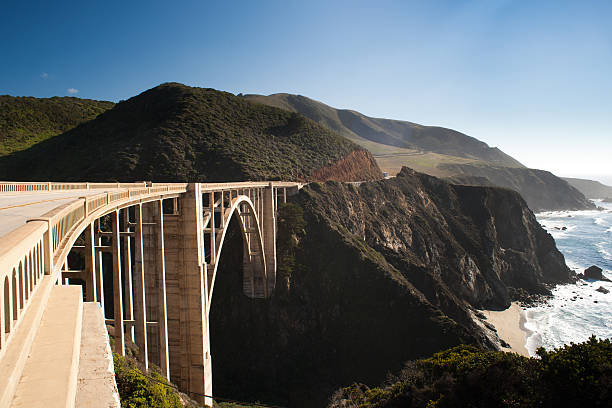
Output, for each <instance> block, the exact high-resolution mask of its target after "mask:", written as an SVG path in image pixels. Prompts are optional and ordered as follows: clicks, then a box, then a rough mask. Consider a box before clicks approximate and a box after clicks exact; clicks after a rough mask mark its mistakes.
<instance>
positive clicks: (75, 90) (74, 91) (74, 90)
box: [66, 88, 79, 95]
mask: <svg viewBox="0 0 612 408" xmlns="http://www.w3.org/2000/svg"><path fill="white" fill-rule="evenodd" d="M66 91H68V93H69V94H70V95H74V94H76V93H79V90H78V89H75V88H68V89H66Z"/></svg>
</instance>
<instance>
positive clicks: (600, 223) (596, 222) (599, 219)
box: [593, 217, 607, 226]
mask: <svg viewBox="0 0 612 408" xmlns="http://www.w3.org/2000/svg"><path fill="white" fill-rule="evenodd" d="M593 222H594V223H595V224H597V225H602V226H604V225H606V224H607V223H606V220H604V219H603V218H600V217H597V218H595V221H593Z"/></svg>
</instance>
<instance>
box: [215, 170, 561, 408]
mask: <svg viewBox="0 0 612 408" xmlns="http://www.w3.org/2000/svg"><path fill="white" fill-rule="evenodd" d="M302 213H303V219H304V222H303V223H302V222H301V221H300V219H301V214H302ZM232 236H233V237H234V238H231V239H230V241H229V242H233V244H232V245H237V248H239V245H241V243H240V234H239V233H238V232H235V233H233V234H232ZM277 247H278V262H279V265H278V277H277V279H278V280H277V282H278V283H277V289H276V292H275V294H274V295H273V297H272V299H270V300H261V301H256V300H251V299H247V298H245V297H243V296H242V295H241V289H240V288H241V286H240V285H241V276H240V264H241V260H240V259H229V258H226V259H222V261H221V265H220V272H219V274H220V275H219V277H218V279H217V283H216V287H215V293H214V296H213V305H212V316H211V327H210V329H211V333H213V336H212V353H213V364H214V373H215V384H214V387H215V393H216V394H217V395H221V396H223V395H233V396H241V397H244V398H250V399H259V400H263V401H266V402H275V403H279V404H283V405H290V406H317V405H323V404H325V402H326V399H327V397H328V396H329V393H331V392H332V391H333V390H334V389H335V388H337V387H338V386H340V385H343V384H347V383H351V382H353V381H358V382H364V383H375V382H376V381H381V380H383V379H384V376H385V374H386V373H387V372H388V371H394V370H397V369H399V368H400V367H401V365H402V364H403V362H404V361H406V360H408V359H412V358H417V357H421V356H426V355H430V354H431V353H432V352H434V351H436V350H440V349H443V348H446V347H448V346H452V345H455V344H459V343H471V344H479V345H481V346H484V347H489V348H494V347H495V346H494V344H492V343H491V342H490V341H489V340H488V338H487V336H486V335H485V333H484V332H483V331H482V329H481V328H480V327H479V326H478V325H476V324H475V323H474V321H473V320H472V313H471V311H470V309H471V308H472V307H483V306H487V307H498V308H502V307H505V306H508V304H509V302H510V300H511V298H512V296H513V294H515V293H518V292H520V291H524V292H528V293H546V292H547V285H548V284H554V283H560V282H568V281H570V280H572V274H571V272H570V270H569V269H568V268H567V267H566V266H565V263H564V259H563V256H562V255H561V253H560V252H559V251H557V249H556V247H555V244H554V241H553V239H552V238H551V237H550V235H548V234H547V233H546V232H545V231H544V230H543V229H542V228H541V227H540V225H539V224H538V223H537V221H536V219H535V217H534V215H533V214H532V213H531V211H530V210H529V209H528V208H527V206H526V204H525V202H524V201H523V200H522V199H521V197H520V196H519V194H517V193H515V192H513V191H509V190H504V189H499V188H494V187H470V186H457V185H451V184H448V183H446V182H444V181H441V180H439V179H436V178H434V177H430V176H426V175H423V174H419V173H414V172H412V171H410V170H408V169H404V170H402V172H401V173H400V175H399V176H398V177H396V178H395V179H391V180H384V181H378V182H369V183H363V184H361V185H360V186H354V185H352V184H342V183H337V182H328V183H324V184H317V183H314V184H311V185H309V186H308V187H306V188H305V189H304V190H303V191H302V192H301V193H300V194H299V195H298V196H296V197H294V198H293V204H290V205H288V206H286V207H284V208H283V209H282V211H281V213H280V214H279V243H278V245H277ZM236 252H238V253H239V252H240V251H236ZM224 253H230V252H224ZM241 350H248V352H241ZM237 353H239V354H238V355H237Z"/></svg>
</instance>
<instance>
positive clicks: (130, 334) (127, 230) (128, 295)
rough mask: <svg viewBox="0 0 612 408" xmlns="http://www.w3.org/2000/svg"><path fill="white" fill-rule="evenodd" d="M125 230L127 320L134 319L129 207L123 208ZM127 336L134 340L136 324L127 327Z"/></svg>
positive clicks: (124, 262)
mask: <svg viewBox="0 0 612 408" xmlns="http://www.w3.org/2000/svg"><path fill="white" fill-rule="evenodd" d="M122 221H123V230H124V232H125V233H122V234H121V239H122V241H123V246H122V248H121V249H122V254H121V257H122V260H123V304H124V316H125V319H126V320H130V321H133V320H134V296H133V290H132V282H133V279H132V243H131V241H132V238H131V235H132V233H131V232H130V229H131V225H130V211H129V208H126V209H124V210H123V214H122ZM126 334H127V337H128V339H129V340H130V341H132V342H133V341H134V340H135V339H134V326H133V325H131V326H129V327H127V330H126Z"/></svg>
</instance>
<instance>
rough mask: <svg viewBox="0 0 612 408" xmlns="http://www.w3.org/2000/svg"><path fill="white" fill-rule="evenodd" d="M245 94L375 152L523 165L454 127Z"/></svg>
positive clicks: (301, 98)
mask: <svg viewBox="0 0 612 408" xmlns="http://www.w3.org/2000/svg"><path fill="white" fill-rule="evenodd" d="M243 98H245V99H248V100H250V101H254V102H259V103H263V104H266V105H270V106H276V107H278V108H282V109H286V110H290V111H293V112H299V113H301V114H302V115H304V116H307V117H309V118H310V119H312V120H314V121H315V122H318V123H321V124H323V125H325V126H327V127H329V128H330V129H333V130H335V131H336V132H338V133H340V134H341V135H343V136H345V137H347V138H349V139H351V140H353V141H354V142H356V143H359V144H362V145H363V146H364V147H366V148H368V149H370V150H371V151H372V153H374V154H375V155H377V154H378V153H379V152H377V149H376V148H375V146H372V144H371V143H367V142H374V143H379V144H382V145H387V146H394V147H399V148H404V149H412V150H423V151H428V152H434V153H441V154H445V155H450V156H457V157H461V158H468V159H472V160H484V161H487V162H491V163H495V164H496V165H501V166H510V167H524V166H523V165H522V164H521V163H519V162H518V161H517V160H515V159H513V158H512V157H510V156H508V155H507V154H505V153H504V152H502V151H501V150H499V149H498V148H496V147H493V148H492V147H489V146H488V145H487V144H486V143H484V142H481V141H480V140H478V139H476V138H473V137H471V136H468V135H465V134H463V133H461V132H457V131H456V130H452V129H446V128H442V127H438V126H423V125H419V124H416V123H412V122H406V121H401V120H392V119H380V118H372V117H369V116H366V115H364V114H362V113H359V112H356V111H353V110H348V109H335V108H332V107H331V106H328V105H325V104H324V103H322V102H319V101H315V100H313V99H310V98H307V97H305V96H301V95H291V94H286V93H278V94H272V95H268V96H264V95H243ZM364 142H366V143H364Z"/></svg>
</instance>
